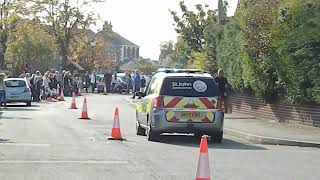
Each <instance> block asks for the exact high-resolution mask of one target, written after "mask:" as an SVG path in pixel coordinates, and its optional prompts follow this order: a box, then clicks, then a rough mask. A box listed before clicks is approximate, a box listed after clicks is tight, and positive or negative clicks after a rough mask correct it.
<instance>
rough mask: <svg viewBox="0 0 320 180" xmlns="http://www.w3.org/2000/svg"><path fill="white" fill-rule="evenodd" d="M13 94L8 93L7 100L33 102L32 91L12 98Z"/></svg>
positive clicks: (9, 101)
mask: <svg viewBox="0 0 320 180" xmlns="http://www.w3.org/2000/svg"><path fill="white" fill-rule="evenodd" d="M11 96H12V95H11V94H7V97H6V102H8V103H11V102H26V103H27V102H32V98H31V93H25V94H21V95H18V97H16V98H12V97H11Z"/></svg>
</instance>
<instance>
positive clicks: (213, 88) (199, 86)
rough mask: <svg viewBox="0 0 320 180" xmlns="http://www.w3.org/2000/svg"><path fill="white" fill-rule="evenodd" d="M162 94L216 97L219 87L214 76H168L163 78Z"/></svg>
mask: <svg viewBox="0 0 320 180" xmlns="http://www.w3.org/2000/svg"><path fill="white" fill-rule="evenodd" d="M160 94H161V95H166V96H183V97H215V96H219V89H218V87H217V85H216V83H215V81H214V79H213V78H204V77H167V78H165V79H164V80H163V84H162V88H161V91H160Z"/></svg>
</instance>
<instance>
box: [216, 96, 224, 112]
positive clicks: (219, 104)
mask: <svg viewBox="0 0 320 180" xmlns="http://www.w3.org/2000/svg"><path fill="white" fill-rule="evenodd" d="M217 109H218V110H224V99H223V97H221V96H219V97H218V98H217Z"/></svg>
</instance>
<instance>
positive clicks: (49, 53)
mask: <svg viewBox="0 0 320 180" xmlns="http://www.w3.org/2000/svg"><path fill="white" fill-rule="evenodd" d="M55 50H56V46H55V44H54V41H53V38H52V37H51V36H50V35H49V34H48V33H47V32H46V31H45V30H44V27H43V26H42V25H41V24H39V23H37V22H36V21H34V20H27V19H25V20H20V21H19V22H18V23H16V26H15V30H14V31H12V32H11V33H10V36H9V39H8V41H7V51H6V54H5V55H6V57H7V59H8V60H11V62H12V63H14V64H26V63H27V64H30V65H32V66H37V67H47V69H48V67H49V63H50V61H52V60H53V52H54V51H55Z"/></svg>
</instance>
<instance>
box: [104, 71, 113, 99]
mask: <svg viewBox="0 0 320 180" xmlns="http://www.w3.org/2000/svg"><path fill="white" fill-rule="evenodd" d="M103 79H104V82H105V87H106V92H105V93H106V94H108V93H110V92H111V81H112V74H111V72H110V71H107V72H106V73H105V74H104V78H103Z"/></svg>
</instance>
